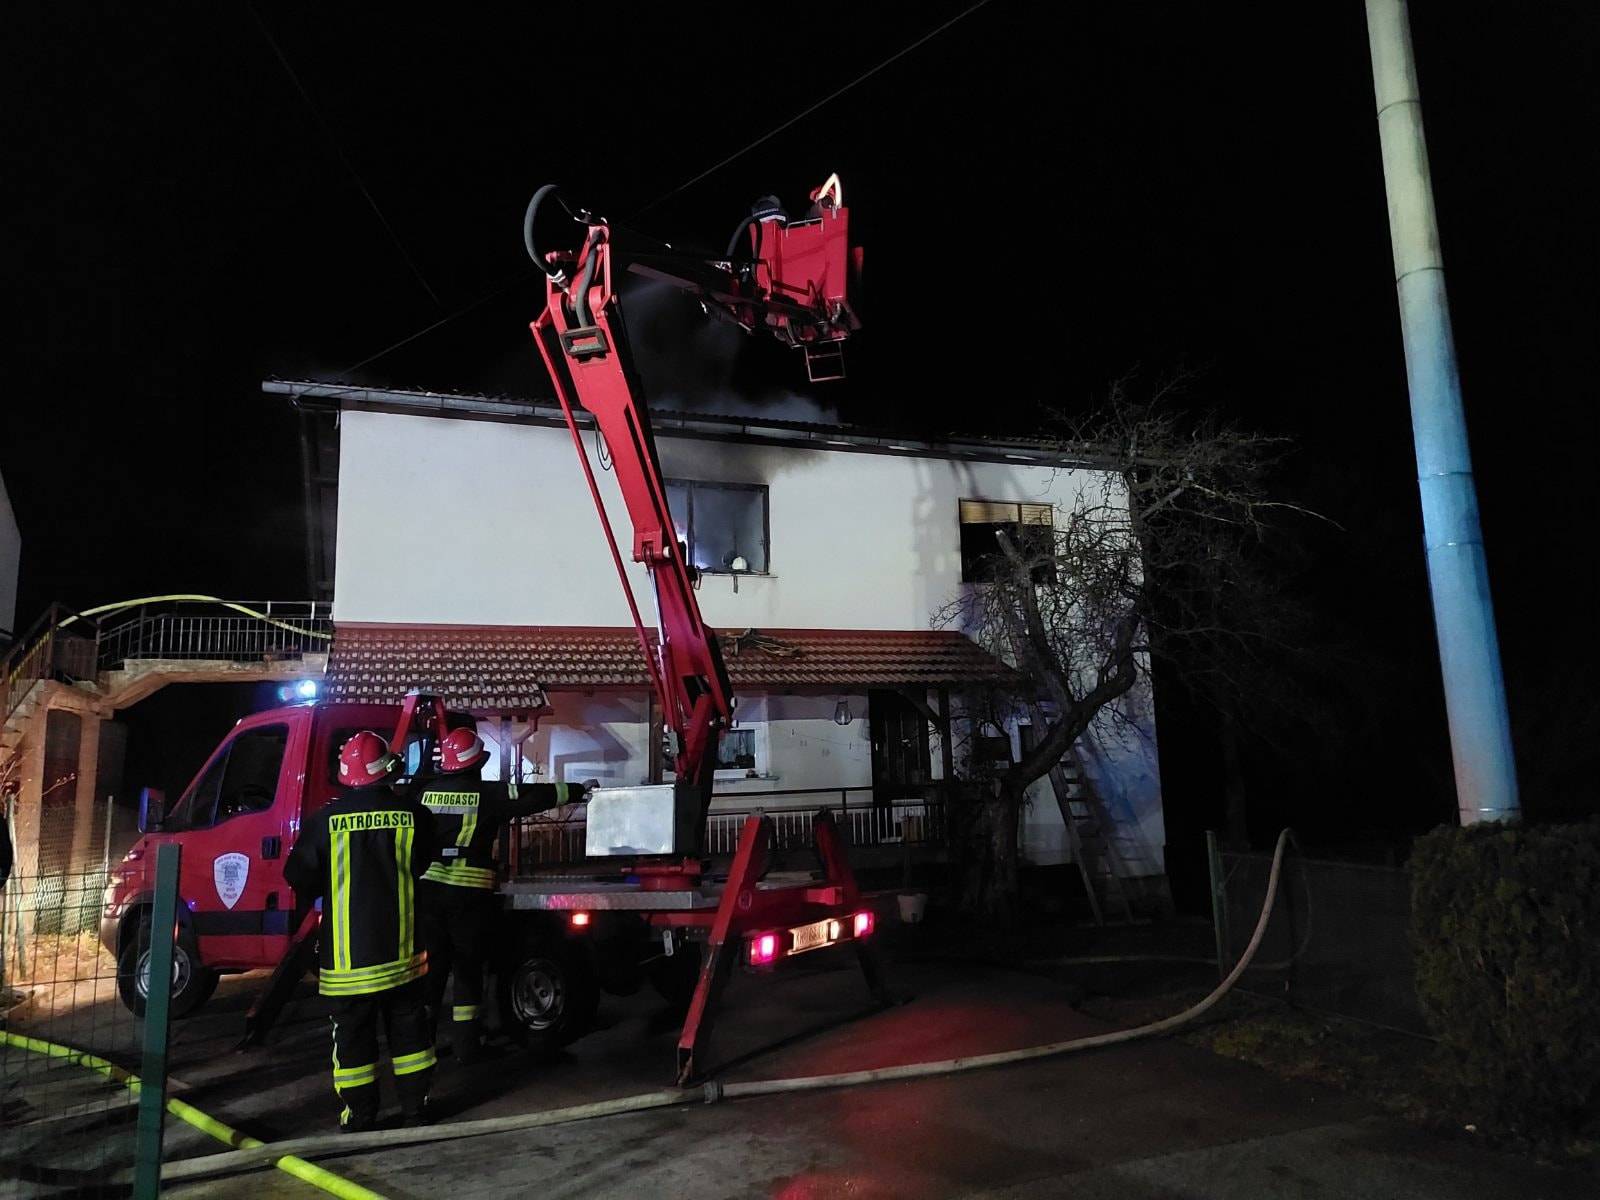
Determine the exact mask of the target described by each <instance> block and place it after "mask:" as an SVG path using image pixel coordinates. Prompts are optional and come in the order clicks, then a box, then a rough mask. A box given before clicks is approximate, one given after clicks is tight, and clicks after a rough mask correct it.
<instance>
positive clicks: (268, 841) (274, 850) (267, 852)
mask: <svg viewBox="0 0 1600 1200" xmlns="http://www.w3.org/2000/svg"><path fill="white" fill-rule="evenodd" d="M282 853H283V839H282V838H280V837H264V838H262V839H261V857H262V858H277V857H278V855H280V854H282Z"/></svg>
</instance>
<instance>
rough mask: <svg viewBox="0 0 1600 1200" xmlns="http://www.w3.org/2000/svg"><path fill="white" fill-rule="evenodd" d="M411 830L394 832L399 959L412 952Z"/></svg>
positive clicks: (412, 880) (413, 882)
mask: <svg viewBox="0 0 1600 1200" xmlns="http://www.w3.org/2000/svg"><path fill="white" fill-rule="evenodd" d="M412 832H413V831H412V829H411V828H410V827H409V826H408V827H406V828H404V829H396V830H395V831H394V869H395V892H396V893H397V895H396V899H397V900H398V901H399V904H400V945H399V947H398V949H397V950H396V953H397V954H399V955H400V957H401V958H405V957H407V956H408V955H410V953H411V951H412V935H411V922H412V906H411V901H412V891H413V890H414V888H415V887H416V881H415V880H414V879H412V877H411V835H412Z"/></svg>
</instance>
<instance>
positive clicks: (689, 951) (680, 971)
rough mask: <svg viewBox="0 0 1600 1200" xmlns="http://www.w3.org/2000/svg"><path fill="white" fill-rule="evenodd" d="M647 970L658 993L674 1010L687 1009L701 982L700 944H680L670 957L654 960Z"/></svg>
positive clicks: (688, 942) (651, 984)
mask: <svg viewBox="0 0 1600 1200" xmlns="http://www.w3.org/2000/svg"><path fill="white" fill-rule="evenodd" d="M647 969H648V971H649V973H650V986H651V987H653V988H655V990H656V993H657V994H658V995H659V996H660V997H661V998H662V999H663V1000H665V1001H666V1002H667V1003H668V1004H669V1005H671V1006H672V1007H673V1008H674V1009H686V1008H688V1007H689V998H690V997H691V996H693V995H694V989H695V985H696V984H697V983H699V982H700V943H699V942H690V941H684V942H680V943H679V944H678V946H677V948H676V949H675V950H674V951H673V953H672V954H671V955H670V956H663V957H661V958H657V959H655V960H653V961H652V962H651V963H650V965H649V967H648V968H647Z"/></svg>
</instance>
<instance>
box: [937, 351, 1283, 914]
mask: <svg viewBox="0 0 1600 1200" xmlns="http://www.w3.org/2000/svg"><path fill="white" fill-rule="evenodd" d="M1181 383H1182V381H1181V380H1177V381H1169V382H1167V383H1164V384H1161V385H1159V386H1157V387H1155V388H1153V389H1151V390H1149V391H1148V392H1147V393H1145V394H1142V395H1140V394H1136V393H1137V388H1138V385H1137V382H1136V381H1133V380H1126V379H1125V380H1123V381H1120V382H1118V383H1117V384H1115V385H1114V386H1113V387H1112V389H1111V393H1110V396H1109V397H1108V401H1107V403H1106V404H1105V406H1104V407H1103V408H1102V409H1101V410H1100V411H1098V412H1096V413H1094V414H1093V415H1091V416H1089V417H1088V418H1085V419H1080V420H1073V421H1069V420H1067V419H1066V418H1061V417H1057V418H1055V430H1056V432H1057V434H1058V436H1055V437H1052V438H1051V439H1050V440H1051V442H1052V444H1053V445H1054V446H1055V448H1056V449H1058V450H1060V451H1061V452H1062V453H1063V454H1064V455H1066V456H1069V457H1072V458H1076V459H1078V460H1080V461H1081V462H1082V464H1083V470H1082V471H1081V472H1078V473H1076V477H1077V478H1078V479H1080V480H1082V486H1081V487H1080V490H1079V491H1078V492H1077V494H1076V495H1075V496H1074V497H1073V498H1072V499H1071V500H1070V501H1069V502H1067V503H1065V504H1063V505H1061V506H1059V507H1058V508H1057V509H1056V511H1055V513H1054V516H1053V520H1052V522H1051V523H1050V524H1049V525H1047V526H1046V525H1044V524H1043V523H1042V522H1041V523H1040V524H1038V525H1036V526H1033V527H1029V526H1028V525H1019V526H1018V527H1017V528H1016V529H1014V530H1011V531H1006V530H997V531H996V534H995V543H996V544H995V550H994V553H993V554H992V555H990V556H988V559H987V567H988V569H987V570H986V572H985V574H986V575H987V576H988V581H987V582H982V583H977V584H975V585H973V586H971V587H970V588H969V589H967V591H966V593H965V594H964V595H963V596H962V597H961V598H960V599H959V600H957V601H955V602H954V603H952V604H951V605H949V606H948V607H947V608H946V609H945V610H943V611H942V612H941V613H940V614H939V622H940V623H941V624H944V625H948V626H954V627H957V628H960V629H962V630H964V631H965V632H967V633H968V634H969V635H970V636H971V637H973V638H974V640H976V641H977V642H978V643H979V644H980V645H982V646H983V647H984V648H986V649H987V650H989V651H990V652H991V653H993V654H994V655H996V656H997V657H999V658H1001V659H1003V660H1004V661H1006V662H1007V663H1009V664H1011V665H1012V666H1013V667H1015V669H1016V671H1017V673H1018V679H1017V683H1016V685H1015V687H1014V688H1013V689H1011V690H1010V694H1009V696H1008V697H987V698H983V699H981V700H980V701H979V704H980V706H982V707H989V706H994V707H997V708H1003V707H1004V706H1005V705H1007V704H1010V705H1011V706H1012V707H1014V708H1015V707H1020V708H1021V709H1022V710H1023V711H1025V712H1027V713H1028V714H1029V715H1030V717H1031V718H1032V720H1033V733H1034V737H1033V744H1032V746H1031V748H1028V749H1026V750H1025V752H1024V753H1023V754H1022V755H1021V757H1020V759H1019V760H1018V761H1016V762H1013V763H1010V764H1009V765H1002V766H1001V767H1000V768H998V769H993V770H989V771H987V772H985V771H984V770H983V769H982V768H980V769H979V770H978V771H977V772H976V773H975V776H974V780H973V782H975V784H976V785H977V786H976V787H975V788H974V789H972V790H973V791H974V792H975V793H976V800H975V810H976V811H974V812H973V813H971V814H970V815H971V817H972V818H973V820H972V828H971V836H972V838H973V839H974V844H975V845H976V846H977V847H979V850H978V852H977V857H976V860H975V862H974V864H973V867H974V869H973V870H972V871H969V873H968V874H969V880H968V884H967V891H968V900H969V902H972V903H974V904H975V905H977V906H978V907H981V908H983V909H985V910H986V911H988V912H990V913H1004V912H1005V911H1007V910H1009V909H1010V907H1011V906H1012V905H1013V904H1014V901H1015V896H1016V886H1017V878H1016V869H1017V850H1018V847H1017V829H1018V821H1019V818H1020V814H1021V809H1022V804H1023V793H1024V790H1025V789H1026V788H1027V787H1028V786H1029V785H1030V784H1031V783H1033V782H1034V781H1035V780H1037V779H1040V778H1041V777H1043V776H1044V775H1046V774H1047V773H1048V772H1049V771H1050V770H1051V768H1052V767H1054V766H1055V765H1056V764H1058V763H1059V762H1060V761H1061V759H1062V757H1063V756H1064V755H1065V754H1067V752H1068V751H1069V750H1070V749H1071V747H1072V746H1073V745H1074V743H1076V742H1077V741H1078V739H1079V738H1081V737H1082V736H1083V735H1084V734H1085V732H1087V731H1088V730H1090V728H1091V727H1092V726H1096V725H1097V723H1111V724H1117V723H1119V722H1124V721H1126V720H1127V719H1128V716H1127V710H1126V708H1125V698H1127V699H1132V697H1131V696H1130V693H1133V692H1134V691H1135V688H1136V687H1138V686H1139V685H1140V683H1141V680H1146V679H1147V678H1148V674H1149V671H1150V668H1151V659H1152V655H1157V656H1159V655H1167V656H1169V657H1175V656H1180V655H1181V659H1182V666H1183V670H1184V671H1185V673H1186V675H1187V676H1188V677H1189V678H1190V680H1191V682H1194V683H1196V684H1198V685H1203V686H1206V687H1216V688H1219V689H1220V688H1225V687H1229V686H1238V685H1240V684H1241V683H1242V682H1243V679H1244V677H1245V676H1247V675H1249V674H1251V673H1252V667H1253V664H1255V663H1257V662H1258V661H1259V659H1260V656H1261V654H1262V652H1263V650H1264V649H1265V648H1266V647H1267V646H1269V645H1270V644H1271V643H1273V642H1274V641H1275V640H1276V639H1277V638H1278V634H1279V627H1278V623H1277V622H1275V621H1273V620H1269V619H1267V615H1268V614H1270V613H1271V611H1272V609H1273V605H1274V600H1273V597H1274V596H1275V595H1276V594H1277V593H1276V589H1275V586H1274V581H1273V580H1272V579H1271V578H1270V574H1269V573H1267V572H1265V571H1264V569H1263V566H1262V563H1261V561H1260V560H1261V555H1260V554H1259V553H1258V549H1259V547H1260V545H1261V543H1262V541H1263V539H1264V537H1265V536H1266V534H1267V532H1268V530H1269V528H1270V524H1269V523H1270V521H1271V518H1272V517H1273V516H1275V515H1280V514H1282V513H1283V512H1285V511H1286V510H1296V511H1303V510H1297V509H1296V506H1294V505H1292V504H1288V503H1286V502H1283V501H1280V500H1275V499H1273V498H1272V497H1271V496H1270V495H1269V494H1268V491H1267V486H1266V474H1267V471H1268V468H1269V467H1270V465H1271V464H1272V463H1273V462H1274V461H1276V460H1277V459H1278V458H1279V457H1280V455H1281V453H1282V452H1283V450H1284V448H1285V443H1284V442H1283V441H1282V440H1281V439H1276V438H1271V437H1267V436H1263V435H1260V434H1255V433H1250V432H1247V431H1244V430H1240V429H1238V428H1236V427H1233V426H1231V425H1228V424H1226V423H1223V422H1221V421H1220V420H1218V419H1217V418H1215V417H1201V418H1192V417H1189V416H1186V415H1184V414H1183V413H1182V412H1181V411H1180V410H1179V409H1178V408H1177V407H1176V405H1175V404H1173V400H1174V399H1175V393H1176V391H1177V389H1178V388H1179V386H1180V384H1181ZM1207 677H1210V678H1207ZM987 715H988V716H990V717H991V718H992V719H996V720H999V719H1002V718H1001V716H1000V714H999V713H997V712H991V713H989V714H987Z"/></svg>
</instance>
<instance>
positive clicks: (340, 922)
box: [328, 833, 350, 971]
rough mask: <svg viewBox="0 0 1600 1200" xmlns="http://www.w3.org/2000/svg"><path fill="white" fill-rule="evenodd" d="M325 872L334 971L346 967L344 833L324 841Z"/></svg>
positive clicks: (347, 898)
mask: <svg viewBox="0 0 1600 1200" xmlns="http://www.w3.org/2000/svg"><path fill="white" fill-rule="evenodd" d="M328 849H329V857H328V862H329V873H330V875H331V880H330V882H331V885H332V886H331V888H330V890H331V891H332V893H333V895H332V900H333V904H332V908H333V967H334V970H336V971H342V970H347V969H349V966H350V838H349V835H348V834H343V833H340V834H332V835H331V836H330V837H329V838H328Z"/></svg>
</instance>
